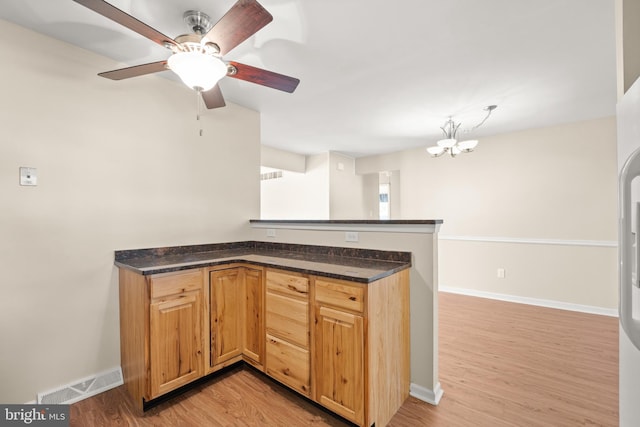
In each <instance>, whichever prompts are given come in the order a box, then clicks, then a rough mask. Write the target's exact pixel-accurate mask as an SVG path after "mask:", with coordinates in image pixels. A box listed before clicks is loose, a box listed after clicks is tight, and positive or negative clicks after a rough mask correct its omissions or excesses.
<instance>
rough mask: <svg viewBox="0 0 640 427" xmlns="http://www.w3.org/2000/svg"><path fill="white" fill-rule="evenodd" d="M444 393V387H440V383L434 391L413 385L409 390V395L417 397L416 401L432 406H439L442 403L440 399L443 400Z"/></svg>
mask: <svg viewBox="0 0 640 427" xmlns="http://www.w3.org/2000/svg"><path fill="white" fill-rule="evenodd" d="M443 394H444V391H443V390H442V387H440V383H439V382H438V384H436V387H435V389H434V390H431V389H428V388H426V387H423V386H421V385H418V384H415V383H411V386H410V388H409V395H410V396H413V397H415V398H416V399H420V400H422V401H423V402H427V403H430V404H432V405H437V404H438V403H440V399H442V395H443Z"/></svg>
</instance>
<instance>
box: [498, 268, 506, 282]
mask: <svg viewBox="0 0 640 427" xmlns="http://www.w3.org/2000/svg"><path fill="white" fill-rule="evenodd" d="M505 274H506V271H505V269H504V268H499V269H498V279H504V278H505Z"/></svg>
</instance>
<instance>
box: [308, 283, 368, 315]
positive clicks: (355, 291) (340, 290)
mask: <svg viewBox="0 0 640 427" xmlns="http://www.w3.org/2000/svg"><path fill="white" fill-rule="evenodd" d="M316 301H317V302H320V303H325V304H328V305H332V306H335V307H340V308H345V309H347V310H353V311H358V312H360V313H362V312H363V311H364V287H363V286H362V285H355V284H354V285H347V284H343V283H339V282H330V281H327V280H322V279H316Z"/></svg>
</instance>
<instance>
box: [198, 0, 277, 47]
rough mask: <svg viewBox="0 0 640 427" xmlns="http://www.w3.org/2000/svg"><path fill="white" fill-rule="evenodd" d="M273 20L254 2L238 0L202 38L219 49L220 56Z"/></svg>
mask: <svg viewBox="0 0 640 427" xmlns="http://www.w3.org/2000/svg"><path fill="white" fill-rule="evenodd" d="M272 20H273V16H271V14H270V13H269V12H268V11H267V10H266V9H265V8H264V7H262V6H261V5H260V3H258V2H257V1H255V0H238V2H237V3H236V4H234V5H233V6H232V7H231V9H229V11H228V12H227V13H226V14H225V15H224V16H223V17H222V18H220V20H219V21H218V22H217V23H216V24H215V25H214V26H213V28H211V30H209V32H208V33H207V34H206V35H205V36H204V38H206V39H207V40H208V41H210V42H212V43H215V44H217V45H218V46H219V47H220V55H223V56H224V55H226V54H227V53H228V52H229V51H230V50H231V49H233V48H234V47H236V46H238V45H239V44H240V43H242V42H243V41H245V40H246V39H248V38H249V37H251V36H252V35H254V34H255V33H256V32H258V30H259V29H260V28H262V27H264V26H265V25H267V24H268V23H269V22H271V21H272Z"/></svg>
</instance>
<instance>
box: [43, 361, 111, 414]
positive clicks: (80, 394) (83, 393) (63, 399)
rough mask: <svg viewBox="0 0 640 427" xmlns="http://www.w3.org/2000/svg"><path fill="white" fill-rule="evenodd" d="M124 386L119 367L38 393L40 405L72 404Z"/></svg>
mask: <svg viewBox="0 0 640 427" xmlns="http://www.w3.org/2000/svg"><path fill="white" fill-rule="evenodd" d="M122 384H123V381H122V369H120V367H117V368H114V369H111V370H110V371H106V372H103V373H101V374H97V375H93V376H91V377H87V378H83V379H81V380H77V381H74V382H73V383H71V384H69V385H65V386H62V387H58V388H56V389H54V390H49V391H46V392H43V393H38V403H40V404H48V403H49V404H52V405H55V404H70V403H74V402H78V401H80V400H82V399H86V398H87V397H91V396H94V395H96V394H98V393H102V392H103V391H107V390H109V389H112V388H114V387H117V386H119V385H122Z"/></svg>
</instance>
